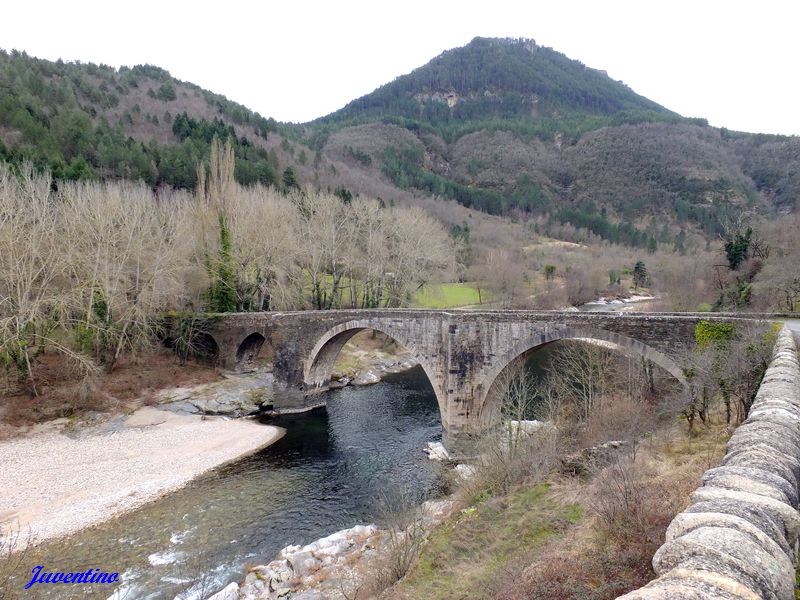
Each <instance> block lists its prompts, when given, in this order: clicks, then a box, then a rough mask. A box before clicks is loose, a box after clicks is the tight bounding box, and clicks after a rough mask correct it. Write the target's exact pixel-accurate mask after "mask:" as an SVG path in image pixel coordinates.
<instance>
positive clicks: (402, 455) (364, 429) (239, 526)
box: [22, 367, 442, 600]
mask: <svg viewBox="0 0 800 600" xmlns="http://www.w3.org/2000/svg"><path fill="white" fill-rule="evenodd" d="M326 399H327V408H326V409H319V410H316V411H313V412H310V413H305V414H301V415H292V416H284V417H281V418H279V419H273V420H271V421H270V423H271V424H274V425H278V426H281V427H285V428H286V430H287V433H286V435H285V436H284V437H283V438H282V439H281V440H279V441H278V442H276V443H275V444H273V445H272V446H270V447H268V448H265V449H264V450H262V451H260V452H258V453H257V454H254V455H252V456H249V457H246V458H243V459H242V460H239V461H237V462H235V463H232V464H230V465H228V466H225V467H222V468H220V469H218V470H217V471H214V472H212V473H211V474H208V475H205V476H203V477H201V478H199V479H197V480H196V481H194V482H193V483H191V484H190V485H188V486H187V487H185V488H183V489H181V490H178V491H177V492H174V493H172V494H169V495H167V496H165V497H164V498H162V499H160V500H157V501H155V502H153V503H150V504H148V505H146V506H144V507H142V508H140V509H138V510H136V511H134V512H131V513H128V514H125V515H122V516H121V517H118V518H116V519H113V520H111V521H108V522H106V523H103V524H101V525H99V526H97V527H94V528H92V529H89V530H86V531H83V532H79V533H78V534H76V535H74V536H72V537H69V538H64V539H62V540H57V541H54V542H51V543H48V544H45V545H42V546H40V547H37V548H36V549H35V550H34V551H29V553H28V554H27V555H26V556H25V561H24V562H25V563H26V565H27V568H28V571H27V573H30V569H32V568H33V567H34V566H35V565H45V570H48V571H54V570H58V571H72V572H77V571H86V570H88V569H89V568H99V569H102V570H103V571H107V572H113V571H117V572H119V573H120V575H121V576H122V578H123V582H124V584H123V591H124V592H125V593H124V594H121V595H120V597H124V598H125V600H138V599H150V600H156V599H163V598H167V599H172V598H175V597H176V596H177V597H179V598H181V599H189V598H198V597H202V596H204V595H208V592H210V591H216V590H218V589H220V588H221V587H223V586H224V585H225V584H226V583H228V582H230V581H235V580H239V579H241V578H242V574H243V572H244V567H245V565H246V564H247V563H250V564H264V563H266V562H268V561H269V560H271V559H272V557H273V556H274V555H275V554H276V553H277V552H278V551H279V550H280V549H281V548H283V547H284V546H287V545H289V544H306V543H308V542H311V541H313V540H315V539H317V538H320V537H323V536H325V535H328V534H330V533H333V532H335V531H337V530H339V529H343V528H346V527H352V526H353V525H356V524H359V523H369V522H373V521H375V520H376V516H377V515H378V514H379V512H378V503H377V501H378V498H380V497H381V494H383V493H387V492H388V493H393V492H394V491H396V490H398V489H401V490H403V493H406V494H412V495H413V497H415V498H419V499H420V501H422V500H424V499H426V498H430V497H434V496H436V495H438V494H439V493H440V492H441V485H442V483H441V482H442V478H441V466H440V464H439V463H438V462H436V461H430V460H428V458H427V456H426V455H425V454H424V453H423V452H422V448H423V447H425V445H426V444H427V442H429V441H435V440H439V439H441V432H442V428H441V420H440V416H439V410H438V407H437V404H436V399H435V397H434V394H433V390H432V389H431V387H430V384H429V383H428V380H427V378H426V376H425V374H424V373H423V371H422V369H421V368H419V367H417V368H415V369H413V370H411V371H408V372H406V373H401V374H397V375H390V376H387V377H386V378H385V379H384V380H383V381H382V382H380V383H378V384H375V385H371V386H367V387H345V388H342V389H340V390H333V391H330V392H328V393H327V398H326ZM22 572H25V571H22ZM26 581H27V580H26ZM65 587H68V588H70V589H69V591H68V592H67V590H66V589H65ZM77 587H78V586H46V585H39V586H34V587H33V588H31V589H30V590H28V591H29V592H34V591H35V592H36V593H37V594H39V595H40V597H54V598H56V597H74V596H72V595H71V594H78V593H79V591H80V590H79V589H75V588H77ZM100 587H105V586H97V585H95V586H92V588H93V589H87V590H85V593H84V596H80V597H107V596H108V595H109V591H110V590H106V592H105V593H104V594H102V595H101V594H100V593H99V590H98V588H100ZM65 594H67V595H65Z"/></svg>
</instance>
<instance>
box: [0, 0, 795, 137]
mask: <svg viewBox="0 0 800 600" xmlns="http://www.w3.org/2000/svg"><path fill="white" fill-rule="evenodd" d="M0 19H2V20H1V21H0V47H2V48H5V49H6V50H10V49H12V48H17V49H19V50H25V51H26V52H28V54H31V55H33V56H38V57H41V58H48V59H51V60H55V59H58V58H63V59H64V60H80V61H83V62H97V63H105V64H109V65H113V66H119V65H134V64H140V63H150V64H154V65H158V66H160V67H163V68H165V69H167V70H168V71H170V73H172V75H173V76H175V77H177V78H178V79H182V80H185V81H191V82H193V83H196V84H198V85H200V86H202V87H204V88H207V89H210V90H212V91H214V92H217V93H221V94H224V95H225V96H227V97H228V98H230V99H231V100H235V101H237V102H240V103H242V104H244V105H245V106H247V107H249V108H251V109H253V110H255V111H258V112H259V113H261V114H262V115H263V116H266V117H274V118H276V119H278V120H280V121H296V122H301V121H307V120H310V119H313V118H315V117H319V116H322V115H325V114H328V113H329V112H332V111H334V110H336V109H338V108H340V107H342V106H344V105H345V104H346V103H347V102H349V101H350V100H352V99H354V98H357V97H359V96H362V95H364V94H366V93H368V92H370V91H372V90H373V89H375V88H376V87H378V86H380V85H381V84H383V83H386V82H388V81H391V80H392V79H394V78H395V77H397V76H399V75H402V74H404V73H407V72H409V71H411V70H413V69H414V68H416V67H418V66H421V65H423V64H424V63H426V62H427V61H428V60H430V59H431V58H433V57H434V56H436V55H438V54H439V53H441V52H442V51H444V50H446V49H449V48H453V47H456V46H463V45H464V44H466V43H468V42H469V41H470V40H471V39H472V38H473V37H475V36H478V35H480V36H487V37H531V38H534V39H535V40H536V41H537V43H539V44H540V45H545V46H550V47H552V48H554V49H556V50H558V51H559V52H563V53H564V54H566V55H567V56H569V57H570V58H574V59H577V60H580V61H582V62H583V63H585V64H587V65H589V66H591V67H594V68H597V69H604V70H606V71H607V72H608V74H609V75H610V76H611V77H613V78H614V79H620V80H622V81H624V82H625V83H627V84H628V85H629V86H630V87H631V88H633V89H634V90H635V91H636V92H638V93H639V94H641V95H643V96H646V97H648V98H650V99H651V100H654V101H656V102H658V103H660V104H662V105H664V106H666V107H667V108H670V109H672V110H674V111H676V112H678V113H680V114H683V115H685V116H698V117H706V118H707V119H708V120H709V121H710V123H711V124H712V125H715V126H719V127H723V126H724V127H728V128H730V129H736V130H741V131H754V132H769V133H784V134H800V115H798V113H797V107H798V100H799V98H798V96H800V94H798V92H799V91H800V78H798V59H800V31H799V30H798V28H799V27H800V2H797V1H796V0H749V1H747V2H742V1H739V0H735V1H727V2H726V1H724V0H721V1H717V0H694V1H685V0H669V1H661V0H659V1H655V0H635V1H628V0H619V1H615V0H594V1H577V0H574V1H569V0H550V1H548V2H541V1H539V0H516V1H508V0H492V1H485V0H484V1H483V2H472V1H467V0H462V1H450V0H447V1H438V0H427V1H419V0H405V1H403V2H397V1H385V0H384V1H383V2H381V1H380V0H373V1H371V2H366V1H360V0H335V1H327V2H325V1H310V0H283V1H280V2H275V1H272V2H269V1H263V0H262V1H252V2H243V1H236V0H228V1H227V2H214V3H206V2H202V1H197V2H184V1H177V0H173V1H170V0H161V1H160V2H154V1H152V0H137V1H136V2H120V1H118V0H105V1H103V2H92V1H80V0H78V1H73V2H67V1H65V0H60V1H58V2H42V1H36V0H26V1H20V2H7V3H4V6H3V8H2V14H0Z"/></svg>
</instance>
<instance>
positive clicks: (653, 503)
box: [380, 407, 728, 600]
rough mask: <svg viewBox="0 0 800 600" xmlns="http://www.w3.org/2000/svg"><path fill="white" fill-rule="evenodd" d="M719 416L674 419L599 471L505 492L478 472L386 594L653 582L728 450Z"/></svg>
mask: <svg viewBox="0 0 800 600" xmlns="http://www.w3.org/2000/svg"><path fill="white" fill-rule="evenodd" d="M629 409H630V407H627V408H620V409H619V410H618V411H614V410H609V411H607V412H604V414H603V415H599V416H598V418H600V419H602V420H603V421H604V422H605V420H606V419H607V418H610V417H612V416H613V415H612V413H614V414H616V415H617V416H618V415H619V414H620V412H619V411H624V410H629ZM637 418H638V417H637ZM714 423H716V424H712V425H708V426H705V427H702V428H700V430H699V431H697V432H696V433H695V435H693V436H692V437H691V438H689V437H688V436H687V434H686V429H685V424H683V423H680V422H670V423H668V424H666V425H662V427H660V428H658V429H655V430H654V431H653V432H652V433H650V434H649V435H647V436H646V437H644V438H643V439H642V440H641V441H640V443H639V444H638V447H637V449H636V454H635V460H634V458H633V455H632V453H631V452H630V447H629V450H628V451H627V453H624V454H622V455H620V456H619V457H618V458H617V459H616V460H612V461H611V463H610V464H607V465H606V466H604V467H597V469H598V470H596V471H595V472H594V473H593V475H592V476H590V477H569V476H562V475H557V474H554V473H552V472H551V473H550V474H549V475H548V474H547V473H542V472H539V473H537V474H531V473H529V474H528V479H527V483H523V484H521V485H518V486H517V487H514V488H512V489H511V490H510V491H509V492H508V493H504V494H501V495H492V494H491V493H490V492H488V491H486V490H490V489H493V488H494V489H498V488H497V486H495V485H494V482H493V481H489V480H486V479H484V478H481V477H480V475H481V470H480V469H479V470H478V480H477V481H473V483H472V484H471V485H469V486H465V487H464V488H462V490H461V492H460V495H461V500H462V505H464V506H466V508H465V509H463V510H461V511H460V512H458V513H456V515H454V517H451V518H450V519H449V520H448V521H446V522H444V523H443V524H441V525H439V526H438V527H436V528H435V529H434V530H433V531H432V532H431V533H430V535H429V537H428V541H427V543H426V544H425V546H424V547H423V549H422V553H421V555H420V558H419V561H418V562H417V564H416V566H415V567H414V568H413V569H412V570H411V571H410V573H409V574H408V575H407V576H406V577H404V578H403V579H402V580H401V581H399V582H398V583H397V584H396V585H394V586H393V587H392V588H390V589H389V590H387V591H385V592H384V593H383V594H382V595H381V596H380V597H381V598H382V599H384V600H412V599H413V600H416V599H418V598H426V599H431V600H437V599H441V600H445V599H448V600H449V599H452V598H459V599H464V600H466V599H476V600H477V599H489V598H492V599H495V600H518V599H520V598H531V599H533V598H542V599H548V600H561V599H563V600H578V599H580V600H606V599H611V598H616V597H617V596H618V595H620V594H623V593H625V592H627V591H629V590H632V589H635V588H637V587H640V586H642V585H644V584H645V583H647V582H648V581H650V580H651V579H652V578H653V577H654V576H655V575H654V573H653V571H652V567H651V560H652V557H653V554H654V552H655V551H656V549H657V548H658V547H659V546H660V545H661V544H662V543H663V541H664V534H665V531H666V528H667V526H668V525H669V523H670V522H671V520H672V519H673V517H674V516H675V515H676V514H677V513H678V512H680V511H681V510H682V509H683V508H684V507H685V506H686V504H687V503H688V497H689V494H690V493H691V491H692V490H694V489H695V488H696V487H697V486H698V484H699V481H700V477H701V475H702V473H703V472H704V471H705V470H706V469H708V468H709V467H711V466H713V465H714V464H716V463H717V462H718V461H719V459H720V458H721V456H722V455H723V453H724V446H725V441H726V439H727V437H728V432H727V431H726V429H725V427H724V424H723V423H722V422H721V420H720V419H718V418H717V419H715V420H714ZM635 425H636V427H639V424H638V423H637V424H635ZM629 426H630V423H629V424H628V425H627V426H622V429H623V430H625V431H619V432H615V433H625V432H626V431H627V430H628V428H629ZM606 439H608V437H606ZM562 446H563V444H562ZM495 466H497V465H495ZM537 477H538V481H537ZM542 478H547V481H542ZM476 489H483V490H484V491H483V492H482V493H478V495H477V497H472V498H471V502H470V497H471V496H474V494H475V491H476Z"/></svg>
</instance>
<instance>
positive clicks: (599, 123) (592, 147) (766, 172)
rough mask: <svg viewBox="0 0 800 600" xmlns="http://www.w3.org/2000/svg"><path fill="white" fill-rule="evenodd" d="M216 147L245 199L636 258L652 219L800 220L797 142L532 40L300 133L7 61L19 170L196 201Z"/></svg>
mask: <svg viewBox="0 0 800 600" xmlns="http://www.w3.org/2000/svg"><path fill="white" fill-rule="evenodd" d="M214 135H217V136H220V137H227V136H231V137H232V139H233V140H234V143H235V146H236V148H235V152H236V175H237V179H238V180H239V181H240V182H241V183H244V184H249V183H262V184H266V185H275V186H278V187H285V186H286V185H287V184H289V185H291V184H292V183H293V182H297V183H299V184H300V185H306V186H312V187H315V188H318V189H319V188H321V189H325V188H328V189H330V190H333V189H342V190H343V193H345V192H346V193H354V194H358V193H361V194H365V195H370V194H372V195H374V194H375V190H376V189H377V188H380V190H382V191H381V192H380V195H381V196H382V197H383V199H384V200H385V201H392V200H394V199H398V200H399V199H401V198H404V197H406V196H408V194H411V195H414V196H418V195H421V196H423V197H425V196H427V197H429V198H431V197H432V198H431V199H430V200H428V202H436V200H435V198H437V197H439V198H450V199H453V200H456V201H457V202H459V203H461V204H464V205H465V206H467V207H471V208H475V209H478V210H482V211H484V212H489V213H494V214H501V215H505V214H510V213H512V212H519V211H521V212H522V213H527V214H530V215H534V216H537V215H538V216H545V217H547V218H549V219H555V220H556V221H559V222H569V223H572V224H573V225H575V226H578V227H587V228H588V229H590V230H591V231H593V232H594V233H596V234H597V235H600V236H601V237H605V238H606V239H609V240H611V241H620V242H622V243H630V244H632V245H648V244H652V242H653V240H654V239H656V238H657V237H659V236H655V235H653V231H652V229H653V227H652V225H650V221H653V220H654V219H658V220H660V221H663V222H664V223H666V224H667V225H668V227H669V228H670V229H671V230H672V231H673V232H677V231H679V230H681V229H683V228H686V227H688V228H697V229H700V230H702V231H704V232H705V233H706V234H707V235H716V233H718V230H719V227H720V224H721V223H722V222H723V221H724V220H725V219H726V218H728V217H729V216H730V215H731V214H733V213H736V212H741V211H746V212H761V213H764V214H780V213H785V212H790V211H792V210H795V209H796V207H797V198H798V193H800V175H798V174H797V173H798V172H800V140H798V139H797V138H795V137H788V136H765V135H754V134H745V133H736V132H730V131H728V130H726V129H717V128H713V127H709V126H708V124H707V122H706V121H705V119H688V118H684V117H681V116H680V115H677V114H676V113H674V112H673V111H670V110H669V109H667V108H664V107H663V106H660V105H658V104H657V103H655V102H652V101H651V100H648V99H647V98H644V97H642V96H640V95H638V94H636V93H635V92H634V91H633V90H631V89H630V88H629V87H628V86H627V85H625V84H624V83H621V82H618V81H615V80H613V79H611V78H609V77H608V76H607V75H606V74H605V73H604V72H602V71H600V70H598V69H592V68H590V67H587V66H585V65H583V64H582V63H580V62H578V61H573V60H571V59H569V58H567V57H566V56H564V55H563V54H561V53H559V52H557V51H555V50H552V49H550V48H546V47H542V46H538V45H536V44H535V42H533V41H532V40H528V39H491V38H475V39H474V40H472V41H471V42H470V43H469V44H467V45H466V46H464V47H461V48H454V49H451V50H447V51H445V52H443V53H441V54H440V55H439V56H437V57H435V58H434V59H432V60H431V61H430V62H429V63H427V64H426V65H422V66H421V67H419V68H417V69H415V70H413V71H412V72H411V73H409V74H406V75H401V76H399V77H397V78H396V79H394V80H393V81H392V82H389V83H387V84H385V85H384V86H381V87H379V88H378V89H376V90H375V91H374V92H372V93H371V94H367V95H365V96H362V97H361V98H357V99H355V100H353V101H352V102H350V103H348V104H347V105H346V106H345V107H343V108H342V109H340V110H338V111H334V112H333V113H330V114H329V115H326V116H324V117H320V118H319V119H315V120H314V121H311V122H309V123H305V124H300V125H295V124H283V123H278V122H277V121H275V120H274V119H269V118H265V117H262V116H260V115H258V113H254V112H252V111H249V110H248V109H247V108H246V107H244V106H242V105H240V104H237V103H235V102H232V101H230V100H228V99H227V98H225V97H224V96H221V95H219V94H214V93H212V92H208V91H206V90H203V89H202V88H199V87H198V86H195V85H193V84H191V83H187V82H182V81H179V80H177V79H175V78H173V77H172V76H171V75H170V74H169V73H168V72H167V71H165V70H163V69H160V68H159V67H154V66H151V65H140V66H136V67H132V68H127V67H122V68H120V69H113V68H111V67H107V66H104V65H93V64H90V63H64V62H63V61H57V62H51V61H44V60H41V59H35V58H32V57H29V56H28V55H27V54H25V53H24V52H17V51H12V52H11V53H6V52H1V53H0V159H4V160H6V161H7V162H11V163H19V162H21V161H23V160H26V161H31V162H34V163H35V164H36V165H38V166H39V167H41V168H44V167H47V168H49V169H51V170H52V171H53V173H54V174H55V176H56V177H57V178H66V179H83V178H88V179H92V178H98V177H100V178H109V177H111V178H115V177H127V178H133V179H144V180H145V181H147V182H148V183H149V184H150V185H153V186H158V185H163V184H168V185H172V186H175V187H192V186H193V185H194V177H195V166H196V164H197V163H198V162H200V161H202V160H205V159H206V157H207V156H208V146H209V144H210V141H211V138H212V137H213V136H214ZM287 171H291V173H290V174H289V175H288V176H287ZM378 182H380V185H376V184H377V183H378ZM387 196H388V197H387ZM648 228H649V229H650V233H647V231H648ZM621 231H623V232H627V233H624V234H622V233H620V232H621ZM664 237H665V236H664V235H661V236H660V238H664Z"/></svg>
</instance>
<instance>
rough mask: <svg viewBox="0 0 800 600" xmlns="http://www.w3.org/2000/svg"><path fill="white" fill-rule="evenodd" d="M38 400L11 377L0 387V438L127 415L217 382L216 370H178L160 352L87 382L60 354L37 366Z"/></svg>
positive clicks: (193, 367)
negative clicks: (158, 398) (159, 395)
mask: <svg viewBox="0 0 800 600" xmlns="http://www.w3.org/2000/svg"><path fill="white" fill-rule="evenodd" d="M36 373H37V378H38V379H39V381H38V384H37V390H38V392H39V395H38V396H33V395H32V394H31V392H30V390H29V389H28V387H27V386H26V385H25V382H24V381H23V382H19V381H18V380H17V379H16V378H15V377H13V376H11V375H10V374H8V373H6V374H4V377H2V383H1V384H0V385H1V386H2V387H3V388H4V389H5V390H6V393H4V394H3V398H4V401H3V403H2V404H0V436H2V435H6V436H8V435H13V434H14V433H15V430H14V428H19V427H24V426H27V425H32V424H35V423H43V422H45V421H49V420H52V419H58V418H62V417H69V418H80V417H81V416H82V415H84V414H86V413H88V412H92V411H99V412H106V411H123V412H129V411H132V410H135V409H136V408H138V407H139V406H141V405H142V404H144V403H147V402H148V401H152V398H153V395H154V393H155V392H156V391H158V390H160V389H164V388H169V387H179V386H186V385H196V384H200V383H208V382H211V381H216V380H217V379H219V374H218V372H217V370H216V369H214V368H212V367H208V366H205V365H202V364H199V363H196V362H188V363H186V364H184V365H178V364H177V363H176V361H175V356H174V355H173V354H171V353H168V352H166V351H162V350H160V349H158V350H154V351H152V352H149V353H147V354H146V355H142V356H140V357H138V358H136V359H132V358H128V359H125V360H122V361H120V362H119V363H118V364H117V365H116V366H115V368H114V370H113V371H112V372H111V373H101V374H100V375H98V377H97V379H95V380H93V381H88V380H86V379H84V378H83V376H81V375H80V374H79V373H76V372H75V370H74V369H73V368H72V367H71V365H70V364H69V363H68V362H67V360H66V359H65V357H64V356H63V355H61V354H57V353H54V352H48V353H45V354H43V355H42V356H41V357H40V359H39V364H37V372H36Z"/></svg>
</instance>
